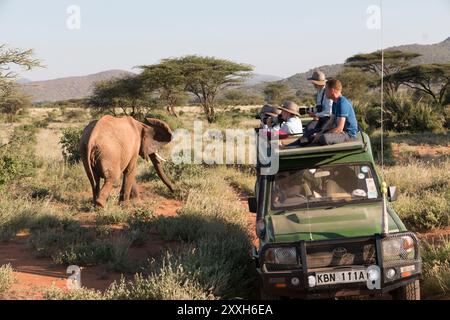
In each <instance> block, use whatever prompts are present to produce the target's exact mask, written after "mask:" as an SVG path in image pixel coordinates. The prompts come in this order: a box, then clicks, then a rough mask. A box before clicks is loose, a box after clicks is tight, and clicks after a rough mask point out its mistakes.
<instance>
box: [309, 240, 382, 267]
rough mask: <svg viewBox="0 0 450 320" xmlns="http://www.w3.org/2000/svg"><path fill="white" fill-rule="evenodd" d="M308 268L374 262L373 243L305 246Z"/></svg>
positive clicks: (374, 251)
mask: <svg viewBox="0 0 450 320" xmlns="http://www.w3.org/2000/svg"><path fill="white" fill-rule="evenodd" d="M306 259H307V263H308V269H315V268H327V267H339V266H350V265H371V264H375V263H376V249H375V243H370V242H358V243H346V244H333V245H318V246H316V245H314V246H311V247H308V246H307V247H306Z"/></svg>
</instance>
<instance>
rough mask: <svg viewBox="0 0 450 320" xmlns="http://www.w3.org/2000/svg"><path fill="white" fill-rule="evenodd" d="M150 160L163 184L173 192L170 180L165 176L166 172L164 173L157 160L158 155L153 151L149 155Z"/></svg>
mask: <svg viewBox="0 0 450 320" xmlns="http://www.w3.org/2000/svg"><path fill="white" fill-rule="evenodd" d="M150 160H151V161H152V163H153V166H154V167H155V170H156V173H157V174H158V176H159V178H160V179H161V180H162V182H164V184H165V185H166V186H167V188H169V190H170V191H171V192H173V185H172V182H170V180H169V178H167V176H166V174H165V173H164V171H163V169H162V166H161V162H160V161H159V159H158V157H157V156H156V154H155V153H153V154H151V155H150Z"/></svg>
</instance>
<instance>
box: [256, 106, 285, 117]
mask: <svg viewBox="0 0 450 320" xmlns="http://www.w3.org/2000/svg"><path fill="white" fill-rule="evenodd" d="M280 113H281V111H280V110H279V109H278V108H277V107H274V106H271V105H269V104H266V105H264V106H263V107H262V108H261V111H260V112H259V114H260V115H269V116H272V117H277V116H278V115H279V114H280Z"/></svg>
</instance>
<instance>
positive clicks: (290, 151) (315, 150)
mask: <svg viewBox="0 0 450 320" xmlns="http://www.w3.org/2000/svg"><path fill="white" fill-rule="evenodd" d="M366 146H367V142H366V141H365V138H364V135H363V134H361V132H358V134H357V136H356V140H354V141H350V142H343V143H338V144H333V145H328V146H312V147H308V146H306V147H282V148H280V149H279V150H278V154H279V156H280V157H289V156H297V155H298V156H301V155H311V154H319V153H330V152H340V151H350V150H365V149H366Z"/></svg>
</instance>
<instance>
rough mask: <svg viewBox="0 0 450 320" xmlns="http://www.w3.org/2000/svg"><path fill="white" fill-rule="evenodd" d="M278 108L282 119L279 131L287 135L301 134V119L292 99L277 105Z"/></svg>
mask: <svg viewBox="0 0 450 320" xmlns="http://www.w3.org/2000/svg"><path fill="white" fill-rule="evenodd" d="M278 109H280V110H281V118H282V119H283V120H284V122H283V124H282V125H281V127H280V131H282V132H284V133H286V134H289V135H293V134H302V133H303V126H302V121H301V120H300V118H299V117H300V113H299V112H298V109H299V107H298V105H297V104H296V103H294V102H292V101H286V102H284V103H283V105H282V106H281V107H278Z"/></svg>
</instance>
